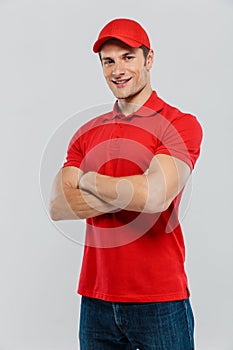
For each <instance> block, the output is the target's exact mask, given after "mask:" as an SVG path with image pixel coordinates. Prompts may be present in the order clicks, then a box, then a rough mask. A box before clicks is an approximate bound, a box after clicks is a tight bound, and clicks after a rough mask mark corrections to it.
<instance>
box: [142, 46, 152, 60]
mask: <svg viewBox="0 0 233 350" xmlns="http://www.w3.org/2000/svg"><path fill="white" fill-rule="evenodd" d="M140 49H142V51H143V55H144V57H145V60H146V59H147V56H148V53H149V51H150V49H148V47H146V46H145V45H142V46H140Z"/></svg>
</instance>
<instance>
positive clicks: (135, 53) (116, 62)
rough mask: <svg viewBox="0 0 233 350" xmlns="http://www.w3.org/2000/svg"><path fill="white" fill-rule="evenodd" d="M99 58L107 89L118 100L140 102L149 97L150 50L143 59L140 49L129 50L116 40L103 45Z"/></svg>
mask: <svg viewBox="0 0 233 350" xmlns="http://www.w3.org/2000/svg"><path fill="white" fill-rule="evenodd" d="M100 58H101V62H102V67H103V73H104V76H105V79H106V81H107V83H108V86H109V88H110V89H111V91H112V92H113V94H114V95H115V97H116V98H117V99H118V100H122V99H124V100H126V101H127V102H132V101H134V100H135V99H136V100H137V102H140V97H141V98H142V99H143V98H144V97H145V96H146V94H148V95H150V93H151V87H150V75H149V71H150V69H151V67H152V63H153V51H152V50H151V51H150V52H149V54H148V57H147V59H145V57H144V54H143V51H142V49H141V48H136V49H135V48H131V47H129V46H127V45H125V44H123V43H122V42H120V41H118V40H111V41H109V42H107V43H106V44H104V45H103V47H102V49H101V52H100Z"/></svg>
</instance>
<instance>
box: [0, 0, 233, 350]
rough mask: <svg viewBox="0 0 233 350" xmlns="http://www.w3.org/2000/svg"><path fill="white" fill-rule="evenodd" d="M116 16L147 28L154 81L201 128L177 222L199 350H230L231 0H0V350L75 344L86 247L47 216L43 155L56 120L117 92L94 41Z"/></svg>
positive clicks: (47, 348) (109, 99)
mask: <svg viewBox="0 0 233 350" xmlns="http://www.w3.org/2000/svg"><path fill="white" fill-rule="evenodd" d="M115 17H131V18H134V19H136V20H139V21H140V22H141V23H142V25H144V27H145V28H146V29H147V31H148V32H149V35H150V38H151V42H152V46H153V47H154V48H155V51H156V60H155V65H154V67H153V70H152V84H153V87H154V88H155V89H156V90H157V92H158V94H159V95H160V96H161V97H162V98H164V99H165V100H166V101H167V102H169V103H170V104H174V105H176V106H177V107H179V108H180V109H181V110H183V111H186V112H190V113H193V114H195V115H197V116H198V119H199V120H200V122H201V124H202V126H203V129H204V142H203V147H202V155H201V157H200V159H199V161H198V163H197V167H196V169H195V172H194V176H193V193H192V198H191V203H190V206H189V209H188V212H187V214H186V216H185V218H184V220H183V222H182V224H183V229H184V233H185V240H186V245H187V264H186V268H187V271H188V275H189V282H190V287H191V291H192V304H193V308H194V312H195V315H196V323H197V325H196V343H197V350H210V349H211V350H215V349H216V350H232V349H233V339H232V333H231V330H232V325H233V308H232V295H233V283H232V265H233V261H232V260H233V258H232V256H233V254H232V253H233V251H232V250H233V249H232V245H233V243H232V233H233V232H232V201H231V197H232V180H231V179H232V131H233V128H232V124H233V123H232V107H233V106H232V104H233V103H232V90H233V89H232V62H233V51H232V29H233V28H232V23H233V2H232V1H231V0H218V1H216V0H208V1H207V0H196V1H187V0H177V1H172V0H170V1H167V0H150V1H149V0H148V1H147V2H145V1H141V2H138V4H137V2H136V1H131V0H128V1H122V0H118V1H117V2H109V1H105V0H102V1H96V2H93V3H91V2H90V1H84V2H82V3H80V2H79V1H72V0H66V1H65V0H57V1H55V0H46V1H45V0H37V1H35V0H34V1H29V0H27V1H26V0H20V1H19V0H8V1H7V0H0V43H1V47H0V48H1V55H0V61H1V62H0V96H1V105H0V115H1V137H0V142H1V147H0V150H1V165H2V170H1V208H0V211H1V246H0V276H1V289H0V350H13V349H17V350H21V349H23V350H29V349H30V350H37V349H38V350H39V349H40V350H52V349H57V350H67V349H70V350H75V349H78V343H77V339H76V334H77V328H78V314H79V303H80V298H79V296H78V295H77V294H76V288H77V278H78V273H79V269H80V263H81V256H82V246H81V245H78V244H75V243H73V242H72V241H71V240H69V239H67V238H65V237H64V236H63V235H62V234H61V233H59V231H58V230H57V228H56V227H55V226H54V225H53V224H52V223H51V221H50V220H49V218H48V215H47V213H46V211H45V210H44V207H43V203H42V200H41V195H40V185H39V173H40V164H41V158H42V154H43V152H44V149H45V146H46V144H47V143H48V141H49V140H51V136H52V135H53V133H54V131H55V130H56V129H57V128H58V126H59V125H60V124H61V123H63V122H64V120H66V119H67V118H68V117H69V116H71V115H73V114H74V113H76V112H77V111H80V110H84V109H86V108H89V107H90V106H95V105H99V104H103V103H109V102H112V101H113V97H112V95H111V93H110V92H109V91H108V88H107V86H106V84H105V82H104V79H103V77H102V72H101V68H100V64H99V61H98V58H97V57H96V55H94V54H93V53H92V51H91V47H92V44H93V42H94V40H95V39H96V36H97V33H98V31H99V30H100V28H101V27H102V26H103V24H105V23H106V22H107V21H109V20H110V19H112V18H115ZM56 170H57V169H54V172H56ZM50 175H51V174H50ZM50 175H48V176H50ZM77 225H79V226H78V227H79V228H80V230H83V223H77Z"/></svg>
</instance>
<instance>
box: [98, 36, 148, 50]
mask: <svg viewBox="0 0 233 350" xmlns="http://www.w3.org/2000/svg"><path fill="white" fill-rule="evenodd" d="M109 39H118V40H120V41H122V42H123V43H124V44H126V45H128V46H130V47H133V48H136V47H140V46H141V45H142V43H140V42H139V41H136V40H132V39H129V38H126V37H124V36H120V35H118V36H112V35H107V36H104V37H102V38H101V39H98V40H97V41H96V42H95V43H94V45H93V51H94V52H99V51H100V48H101V46H102V45H103V44H104V42H105V41H106V40H109Z"/></svg>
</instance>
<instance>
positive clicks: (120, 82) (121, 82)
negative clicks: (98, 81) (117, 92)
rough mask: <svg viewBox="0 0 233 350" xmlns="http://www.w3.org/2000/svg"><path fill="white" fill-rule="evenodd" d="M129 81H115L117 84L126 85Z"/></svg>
mask: <svg viewBox="0 0 233 350" xmlns="http://www.w3.org/2000/svg"><path fill="white" fill-rule="evenodd" d="M126 82H127V80H121V81H114V83H115V84H124V83H126Z"/></svg>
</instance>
